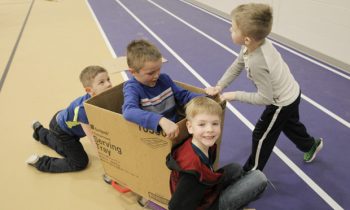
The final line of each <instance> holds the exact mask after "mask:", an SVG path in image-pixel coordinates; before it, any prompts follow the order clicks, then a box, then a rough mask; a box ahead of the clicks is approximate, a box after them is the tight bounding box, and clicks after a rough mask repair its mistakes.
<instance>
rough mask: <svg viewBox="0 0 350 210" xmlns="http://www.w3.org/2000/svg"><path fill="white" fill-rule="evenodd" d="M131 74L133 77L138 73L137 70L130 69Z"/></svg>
mask: <svg viewBox="0 0 350 210" xmlns="http://www.w3.org/2000/svg"><path fill="white" fill-rule="evenodd" d="M129 72H130V74H132V75H134V74H136V73H137V72H136V71H135V69H132V68H129Z"/></svg>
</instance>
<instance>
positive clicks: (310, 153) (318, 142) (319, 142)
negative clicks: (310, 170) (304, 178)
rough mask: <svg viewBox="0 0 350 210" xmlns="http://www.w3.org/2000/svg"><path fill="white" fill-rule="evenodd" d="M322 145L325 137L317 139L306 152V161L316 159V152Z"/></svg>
mask: <svg viewBox="0 0 350 210" xmlns="http://www.w3.org/2000/svg"><path fill="white" fill-rule="evenodd" d="M322 147H323V139H322V138H319V139H315V143H314V145H312V147H311V149H310V150H309V151H308V152H305V153H304V161H305V162H307V163H310V162H312V161H313V160H314V159H315V157H316V154H317V153H318V152H319V151H320V150H321V149H322Z"/></svg>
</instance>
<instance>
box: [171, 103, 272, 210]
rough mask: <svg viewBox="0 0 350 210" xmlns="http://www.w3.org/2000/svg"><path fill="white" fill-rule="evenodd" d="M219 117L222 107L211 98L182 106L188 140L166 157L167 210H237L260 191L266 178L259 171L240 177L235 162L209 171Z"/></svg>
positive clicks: (238, 168) (217, 133)
mask: <svg viewBox="0 0 350 210" xmlns="http://www.w3.org/2000/svg"><path fill="white" fill-rule="evenodd" d="M221 117H222V108H221V106H220V105H219V104H218V103H217V102H215V101H214V100H213V99H210V98H207V97H196V98H194V99H192V100H191V101H190V102H189V103H188V104H187V105H186V118H187V123H186V125H187V129H188V132H189V133H190V134H192V137H190V138H189V139H188V140H185V141H184V142H183V143H182V144H180V145H178V146H175V147H174V148H173V150H172V152H171V154H169V155H168V157H167V162H166V163H167V166H168V168H169V169H170V170H172V172H171V176H170V190H171V194H172V197H171V200H170V202H169V210H183V209H186V210H209V209H210V210H214V209H215V210H227V209H239V208H242V207H243V206H245V205H247V204H248V203H249V202H250V201H252V200H254V199H256V198H257V196H258V195H260V194H261V193H262V192H263V191H264V189H265V187H266V185H267V179H266V177H265V175H264V174H263V173H262V172H261V171H259V170H255V171H251V172H248V173H247V174H245V175H242V167H241V166H239V165H238V164H235V163H232V164H229V165H227V166H225V167H223V168H221V169H219V170H218V171H215V170H213V163H214V161H215V158H216V157H215V154H216V143H215V142H216V141H217V139H218V138H219V137H220V134H221Z"/></svg>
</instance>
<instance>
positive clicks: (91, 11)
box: [85, 0, 129, 81]
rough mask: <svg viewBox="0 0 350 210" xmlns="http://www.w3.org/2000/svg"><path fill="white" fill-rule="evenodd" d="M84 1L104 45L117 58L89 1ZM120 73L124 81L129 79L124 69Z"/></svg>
mask: <svg viewBox="0 0 350 210" xmlns="http://www.w3.org/2000/svg"><path fill="white" fill-rule="evenodd" d="M85 2H86V4H87V7H88V8H89V10H90V13H91V15H92V18H93V19H94V21H95V23H96V25H97V28H98V30H99V31H100V33H101V35H102V38H103V40H104V41H105V43H106V45H107V48H108V50H109V52H110V53H111V54H112V57H113V58H117V54H116V53H115V51H114V49H113V47H112V45H111V43H110V42H109V40H108V38H107V36H106V34H105V32H104V30H103V29H102V27H101V25H100V22H99V21H98V19H97V17H96V15H95V13H94V11H93V10H92V8H91V6H90V4H89V1H88V0H86V1H85ZM120 73H121V75H122V78H123V80H124V81H126V80H128V79H129V78H128V75H127V74H126V73H125V71H122V72H120Z"/></svg>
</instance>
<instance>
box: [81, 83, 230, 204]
mask: <svg viewBox="0 0 350 210" xmlns="http://www.w3.org/2000/svg"><path fill="white" fill-rule="evenodd" d="M176 83H177V84H178V85H180V86H182V87H183V88H185V89H187V90H190V91H192V92H197V93H203V90H202V89H200V88H196V87H193V86H190V85H186V84H184V83H180V82H176ZM122 105H123V84H120V85H118V86H115V87H113V88H111V89H109V90H107V91H106V92H103V93H102V94H100V95H98V96H95V97H93V98H91V99H89V100H88V101H86V102H85V104H84V106H85V109H86V113H87V115H88V119H89V122H90V125H91V128H92V131H93V135H94V138H95V141H96V144H97V147H98V152H99V156H100V159H101V161H102V164H103V167H104V170H105V172H106V174H107V175H109V176H110V177H111V178H112V179H113V180H115V181H117V182H118V183H119V184H121V185H123V186H126V187H128V188H130V189H131V190H132V191H133V192H135V193H137V194H139V195H142V196H143V197H145V198H148V199H149V200H152V201H154V202H156V203H158V204H160V205H162V206H163V207H165V208H167V204H168V202H169V199H170V197H171V194H170V187H169V178H170V171H169V169H168V168H167V167H166V165H165V160H166V156H167V155H168V154H169V153H170V151H171V148H172V146H173V144H175V143H178V142H180V141H182V140H184V139H186V138H187V137H188V136H189V134H188V132H187V129H186V120H185V119H183V120H181V121H180V122H178V123H177V124H178V125H179V127H180V135H179V136H178V138H177V139H175V140H174V141H171V140H169V139H167V138H166V137H165V134H164V133H162V132H154V131H153V130H149V129H146V128H143V127H141V126H139V125H137V124H135V123H132V122H129V121H126V120H125V119H124V118H123V115H122V114H121V113H122ZM223 108H224V107H223ZM220 139H221V138H220ZM218 145H220V141H218ZM217 157H218V158H217V161H218V159H219V149H218V155H217Z"/></svg>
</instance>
